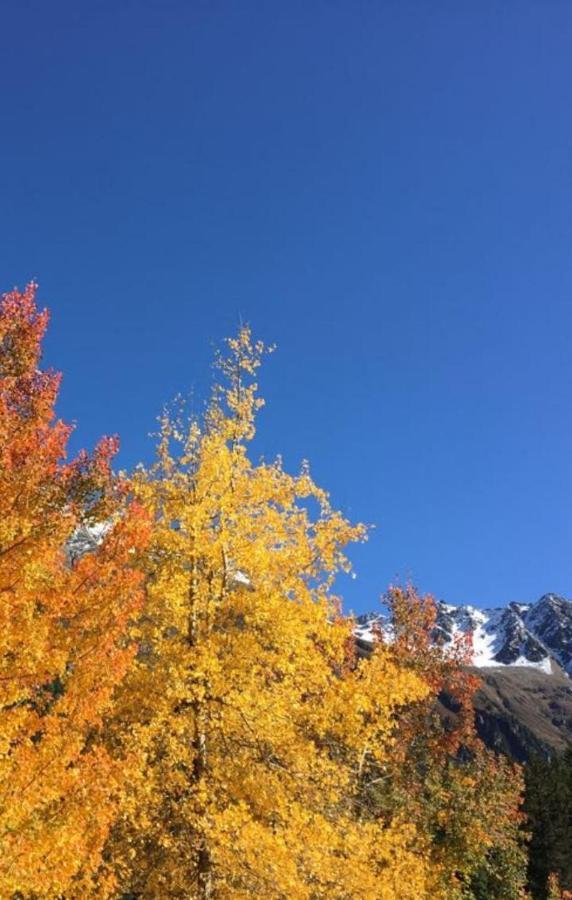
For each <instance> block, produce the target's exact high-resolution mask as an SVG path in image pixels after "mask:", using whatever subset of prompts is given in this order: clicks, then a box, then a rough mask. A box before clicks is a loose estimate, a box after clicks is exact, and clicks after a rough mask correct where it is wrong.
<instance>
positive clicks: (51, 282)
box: [0, 0, 572, 611]
mask: <svg viewBox="0 0 572 900" xmlns="http://www.w3.org/2000/svg"><path fill="white" fill-rule="evenodd" d="M571 46H572V7H571V6H570V4H569V3H565V2H562V3H559V2H556V0H554V2H552V0H551V2H543V0H537V2H534V3H530V2H526V0H524V2H519V3H499V2H498V0H495V2H484V0H475V2H467V3H462V4H459V3H457V2H438V0H433V2H425V0H418V2H406V0H400V2H379V3H372V2H361V0H345V2H336V0H330V2H320V0H316V2H310V3H309V2H307V0H304V2H297V0H292V2H288V3H278V2H256V3H255V2H250V0H241V2H216V0H215V2H192V0H131V2H127V0H104V2H89V0H82V2H81V3H78V2H77V0H73V2H71V0H69V2H64V0H53V2H51V3H46V2H45V0H34V2H29V0H4V2H3V3H2V4H1V7H0V59H1V60H2V64H1V76H0V77H1V86H2V88H1V91H0V112H1V121H2V143H1V166H0V204H1V206H0V208H1V211H2V215H1V217H0V252H1V263H2V265H1V278H0V288H1V289H2V290H7V289H9V288H10V287H12V286H13V285H14V284H19V285H23V284H24V283H25V282H26V281H28V280H29V279H31V278H32V277H33V278H36V279H37V280H38V281H39V282H40V286H41V294H40V299H41V301H42V302H43V303H45V304H47V305H49V306H50V308H51V310H52V325H51V330H50V336H49V340H48V342H47V350H46V357H47V360H48V361H49V362H50V363H52V364H54V365H55V366H57V367H58V368H60V369H62V370H63V372H64V386H63V391H62V397H61V404H60V407H61V412H62V414H63V415H64V416H65V417H67V418H68V419H74V420H77V422H78V431H77V435H76V438H75V440H76V444H82V445H88V446H91V445H92V444H93V442H94V441H95V440H96V438H97V436H98V435H100V434H102V433H115V432H119V433H120V435H121V439H122V451H121V457H120V462H121V464H122V465H124V466H129V465H131V464H133V463H134V462H136V461H137V460H139V459H148V458H149V457H150V454H151V450H152V444H151V442H150V441H149V439H148V438H147V434H148V432H150V431H152V430H153V428H154V419H155V416H156V415H157V413H158V412H159V410H160V408H161V406H162V404H163V402H164V401H166V400H168V399H169V398H171V397H172V396H173V395H174V394H176V393H178V392H187V391H193V392H194V394H195V397H196V398H197V403H199V402H200V398H202V397H203V396H204V395H205V393H206V391H207V389H208V385H209V381H210V377H211V376H210V371H209V364H210V359H211V356H212V347H213V344H216V343H217V342H219V341H220V340H221V339H222V337H223V336H225V335H227V334H229V333H231V332H233V331H234V330H235V329H236V327H237V325H238V323H239V322H240V321H241V319H242V320H244V321H248V322H250V323H251V325H252V326H253V328H254V330H255V332H256V333H257V334H258V335H259V336H261V337H263V338H264V339H266V340H268V341H269V342H273V341H274V342H276V343H277V344H278V347H279V352H277V353H276V354H275V355H274V356H272V357H271V358H270V360H269V361H268V364H267V366H266V369H265V370H264V371H263V373H262V376H261V384H262V388H263V394H264V395H265V397H266V398H267V407H266V409H265V410H264V412H263V414H262V416H261V419H260V433H259V436H258V438H257V442H256V448H255V449H256V452H257V453H264V454H266V455H269V456H272V455H274V454H275V453H277V452H281V453H283V455H284V459H285V462H286V464H287V466H288V467H290V468H292V469H296V468H297V467H298V464H299V461H300V459H302V458H305V457H308V458H309V459H310V461H311V464H312V469H313V472H314V475H315V477H316V478H317V480H318V481H319V482H320V483H321V484H323V485H324V486H325V487H327V488H328V489H329V490H330V491H331V493H332V497H333V500H334V502H335V503H336V504H337V505H338V506H340V507H341V508H342V509H343V510H344V511H345V512H347V513H348V515H350V516H351V517H352V518H354V519H360V520H363V521H366V522H371V523H375V524H376V526H377V527H376V529H375V531H374V532H373V533H372V537H371V540H370V542H369V544H368V545H366V546H364V547H360V548H358V549H357V550H356V552H355V553H354V554H353V556H354V560H355V563H356V569H357V574H358V577H357V579H356V580H355V581H353V582H349V581H348V582H346V583H344V585H343V591H344V594H345V596H346V606H347V608H350V607H352V608H354V609H356V610H357V611H362V610H365V609H368V608H375V606H376V604H377V598H378V596H379V594H380V593H381V592H382V591H383V590H384V588H385V587H386V586H387V584H388V583H389V582H391V581H393V580H395V579H396V578H399V577H400V578H402V579H403V578H407V577H411V578H413V580H415V582H416V583H417V584H418V585H419V587H420V588H421V589H423V590H430V591H432V592H434V593H435V594H437V595H438V596H440V597H442V598H443V599H446V600H448V601H449V602H454V603H461V602H469V603H474V604H476V605H483V606H485V605H494V604H500V603H504V602H507V601H509V600H522V601H529V600H534V599H536V598H537V597H538V596H539V595H540V594H541V593H543V592H544V591H547V590H553V591H559V592H561V593H564V594H565V595H566V594H567V595H570V594H572V553H571V550H572V540H571V538H572V523H571V515H570V498H571V497H572V490H571V489H572V469H571V466H570V459H571V454H572V427H571V424H570V421H571V410H570V395H571V391H570V389H571V380H572V353H571V343H572V342H571V337H572V305H571V288H572V257H571V250H572V240H571V239H572V112H571V110H572V106H571V103H570V94H571V86H572V54H571V53H570V47H571Z"/></svg>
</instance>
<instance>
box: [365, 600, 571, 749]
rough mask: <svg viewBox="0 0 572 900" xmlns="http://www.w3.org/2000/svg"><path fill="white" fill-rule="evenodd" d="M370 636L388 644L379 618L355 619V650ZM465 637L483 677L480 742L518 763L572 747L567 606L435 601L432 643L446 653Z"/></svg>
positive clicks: (566, 603)
mask: <svg viewBox="0 0 572 900" xmlns="http://www.w3.org/2000/svg"><path fill="white" fill-rule="evenodd" d="M377 630H381V632H382V633H383V634H386V635H387V636H388V637H389V638H390V634H389V628H388V623H387V620H386V619H385V617H384V616H383V615H379V614H370V615H365V616H360V617H359V618H358V619H357V620H356V639H357V642H358V647H359V648H360V649H361V652H364V653H367V652H368V651H369V650H370V648H371V646H372V644H373V641H374V639H375V633H376V631H377ZM467 633H471V635H472V642H473V665H474V666H475V668H476V669H478V670H479V672H478V674H479V675H480V677H481V679H482V686H481V689H480V690H479V692H478V695H477V697H476V700H475V708H476V721H477V727H478V729H479V733H480V734H481V737H482V738H483V740H485V742H486V743H487V744H488V745H489V746H491V747H493V748H494V749H497V750H500V751H503V752H505V753H507V754H509V755H510V756H512V757H513V758H515V759H518V760H520V761H522V760H525V759H527V758H528V757H529V756H530V755H531V754H532V753H552V752H554V751H558V750H562V749H564V747H565V746H566V744H567V743H569V742H572V601H570V600H566V599H565V598H564V597H560V596H558V595H557V594H545V595H544V596H543V597H541V598H540V599H539V600H538V601H537V602H536V603H533V604H519V603H510V604H509V605H508V606H505V607H499V608H496V609H476V608H475V607H471V606H458V607H455V606H450V605H448V604H446V603H439V604H438V610H437V622H436V628H435V634H434V636H435V640H436V641H438V642H440V643H442V644H443V645H444V646H445V647H446V646H447V644H450V643H451V641H452V640H454V638H455V636H456V635H458V634H467ZM443 703H444V705H446V704H447V700H446V698H443Z"/></svg>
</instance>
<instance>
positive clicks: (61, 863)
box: [0, 285, 145, 898]
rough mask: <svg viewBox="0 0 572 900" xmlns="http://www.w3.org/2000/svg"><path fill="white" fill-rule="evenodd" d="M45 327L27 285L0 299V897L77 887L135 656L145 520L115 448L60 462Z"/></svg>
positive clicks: (96, 841) (103, 829) (115, 768)
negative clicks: (120, 688) (121, 480)
mask: <svg viewBox="0 0 572 900" xmlns="http://www.w3.org/2000/svg"><path fill="white" fill-rule="evenodd" d="M46 325H47V313H46V312H45V311H44V312H40V311H38V309H37V307H36V304H35V287H34V285H30V286H29V287H28V288H27V289H26V290H25V291H23V292H21V293H20V292H18V291H13V292H12V293H9V294H6V295H5V296H4V297H3V298H2V299H1V301H0V723H1V724H0V897H2V898H12V897H22V898H30V897H35V898H36V897H37V898H55V897H61V896H62V895H64V894H65V895H66V896H69V897H80V896H83V895H84V892H85V891H86V890H88V889H89V885H90V884H91V876H92V875H93V874H94V873H95V872H96V870H97V869H98V867H99V864H100V861H101V860H100V853H101V849H102V846H103V843H104V841H105V839H106V837H107V834H108V830H109V826H110V822H111V821H112V819H113V811H114V808H115V804H116V801H117V798H118V796H119V794H120V792H121V785H122V782H123V780H124V777H125V771H126V770H125V767H122V764H121V762H120V760H118V759H115V760H114V759H112V758H111V756H110V755H109V753H108V752H107V751H106V750H105V749H104V747H103V746H102V742H101V740H100V736H99V727H100V723H101V719H102V716H103V714H104V713H105V711H106V710H107V709H108V707H109V703H110V698H111V695H112V692H113V689H114V688H115V686H116V685H117V684H118V683H119V682H120V681H121V679H122V678H123V676H124V674H125V672H126V671H127V669H128V667H129V665H130V662H131V660H132V657H133V651H132V649H130V647H129V646H128V645H127V643H126V640H125V636H126V628H127V624H128V622H129V620H130V619H131V618H132V617H133V616H134V614H135V612H136V610H137V609H138V605H139V601H140V587H139V581H140V579H139V576H138V574H137V572H136V571H135V570H134V569H133V567H132V565H131V559H132V554H133V552H134V551H135V550H136V549H137V548H138V547H141V546H142V543H143V541H144V532H145V525H144V519H143V517H142V514H141V513H140V512H138V511H137V510H136V509H135V508H134V507H133V508H131V509H127V508H126V506H125V502H124V500H122V497H121V492H120V491H118V490H117V489H116V487H115V486H114V483H113V479H112V475H111V470H110V461H111V458H112V456H113V453H114V451H115V448H116V444H115V441H111V440H104V441H102V442H101V443H100V444H99V446H98V447H97V448H96V450H95V451H94V453H93V454H92V455H91V456H89V455H87V454H86V453H81V454H80V455H79V456H78V457H77V458H76V459H74V460H73V461H71V462H66V461H65V454H66V444H67V442H68V438H69V436H70V431H71V429H70V427H69V426H67V425H65V424H63V423H62V422H61V421H59V420H58V419H56V417H55V414H54V405H55V402H56V398H57V394H58V387H59V376H58V375H57V374H55V373H54V372H52V371H42V370H41V369H40V368H39V366H40V352H41V342H42V338H43V335H44V332H45V329H46ZM103 523H105V525H104V524H103ZM96 524H97V525H98V528H97V529H96V530H95V531H94V530H90V529H91V527H92V526H95V525H96ZM82 528H83V529H84V533H85V535H86V536H88V537H89V536H91V544H92V549H93V552H90V553H87V554H84V555H83V557H82V554H81V547H80V546H79V545H78V542H79V532H78V529H82ZM86 529H87V531H86ZM96 538H97V539H96ZM74 539H75V550H74V549H73V546H74ZM70 541H71V542H72V543H71V544H70ZM97 544H99V546H96V545H97Z"/></svg>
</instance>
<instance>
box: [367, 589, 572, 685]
mask: <svg viewBox="0 0 572 900" xmlns="http://www.w3.org/2000/svg"><path fill="white" fill-rule="evenodd" d="M379 629H381V631H382V633H383V634H384V635H385V636H386V637H387V638H388V639H389V640H391V634H390V629H389V625H388V622H387V619H386V618H385V617H384V616H383V615H378V614H375V613H370V614H367V615H365V616H359V617H358V618H357V620H356V629H355V632H356V637H357V638H358V639H359V640H360V641H363V642H364V643H365V644H369V643H372V642H373V641H374V639H375V634H376V632H377V631H378V630H379ZM467 633H472V636H473V651H474V653H473V664H474V665H475V666H478V667H479V668H486V667H490V666H528V667H530V668H534V669H538V670H540V671H542V672H546V673H547V674H550V673H551V672H554V671H557V670H563V671H564V672H565V673H566V674H567V675H569V676H571V677H572V601H570V600H566V599H564V597H559V596H558V595H557V594H545V595H544V596H543V597H541V598H540V600H538V601H537V602H536V603H533V604H530V605H527V604H520V603H509V605H508V606H505V607H499V608H496V609H477V608H475V607H473V606H450V605H449V604H446V603H441V602H439V603H438V604H437V621H436V627H435V634H434V636H435V640H436V641H438V642H440V643H442V644H444V645H445V646H447V644H450V643H451V641H452V640H453V639H454V638H455V636H456V635H459V634H467Z"/></svg>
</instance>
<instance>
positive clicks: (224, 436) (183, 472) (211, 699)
mask: <svg viewBox="0 0 572 900" xmlns="http://www.w3.org/2000/svg"><path fill="white" fill-rule="evenodd" d="M46 324H47V316H46V314H45V313H44V312H39V311H38V309H37V307H36V304H35V288H34V286H30V287H29V288H28V289H26V290H25V291H24V292H22V293H19V292H17V291H15V292H12V293H11V294H8V295H5V297H4V298H3V299H2V303H1V306H0V617H1V625H2V627H1V628H0V716H1V721H2V727H1V729H0V898H2V900H3V898H6V900H39V898H47V900H49V898H53V900H56V898H57V900H72V898H83V897H90V896H91V897H97V898H106V897H107V898H127V897H129V898H134V897H138V898H148V900H162V898H167V897H172V898H189V897H192V898H197V900H207V898H241V897H244V898H246V897H267V898H276V900H282V898H283V900H289V898H300V900H303V898H307V900H319V898H334V900H353V898H356V900H359V898H363V900H370V898H380V900H396V898H404V900H407V898H411V900H413V898H415V900H417V898H423V897H426V898H437V900H439V898H442V900H461V898H468V900H470V898H473V900H485V898H498V900H516V898H518V897H524V896H525V891H524V887H523V884H524V865H525V859H524V855H523V850H522V837H521V832H520V825H521V823H520V817H519V813H518V803H519V796H520V789H521V782H520V776H519V774H518V772H517V770H515V769H512V768H510V767H509V766H508V765H506V764H504V763H502V762H501V761H499V760H498V759H496V758H494V757H492V756H490V755H489V754H488V753H487V752H486V751H485V750H484V748H483V747H482V745H481V744H480V742H479V741H478V740H477V738H476V735H475V732H474V725H473V717H472V708H471V703H470V700H471V695H472V691H473V690H474V680H473V679H472V676H469V675H468V674H467V672H466V662H467V655H466V648H464V647H462V646H460V647H458V648H456V650H455V651H454V652H453V653H450V652H448V653H445V652H444V651H443V650H442V648H440V647H439V646H438V644H436V643H435V634H434V628H433V626H434V606H433V604H432V601H431V600H430V598H421V597H419V596H418V595H417V594H416V593H415V591H414V590H413V589H412V588H405V589H393V590H392V591H390V593H389V595H388V597H387V603H388V604H389V606H390V608H391V609H392V614H393V639H392V641H390V642H386V641H384V640H381V639H380V640H379V641H378V642H377V644H376V646H375V647H374V649H373V652H372V653H371V655H370V656H369V657H368V658H365V659H358V658H357V656H356V652H355V644H354V640H353V623H352V621H351V620H350V619H348V618H345V617H344V616H343V615H342V614H341V600H340V598H339V597H338V596H337V595H336V584H337V579H338V576H339V575H340V573H343V572H347V571H348V570H349V568H350V564H349V562H348V558H347V556H346V552H347V548H348V546H349V545H350V544H351V543H352V542H354V541H360V540H363V539H365V538H366V530H365V529H364V528H363V526H361V525H353V524H351V523H349V522H348V521H347V520H346V518H345V517H344V516H343V515H342V514H340V513H339V512H338V511H337V510H336V509H335V508H334V507H333V506H332V505H331V502H330V498H329V497H328V494H327V493H326V492H325V491H324V490H323V489H321V488H320V487H318V486H317V485H316V484H315V483H314V481H313V479H312V477H311V475H310V472H309V468H308V466H307V465H306V464H303V466H302V468H301V470H300V472H299V473H298V474H296V475H291V474H288V473H287V472H286V471H285V470H284V468H283V466H282V463H281V461H280V460H276V461H274V462H271V463H268V462H264V461H261V462H258V463H254V462H253V461H252V459H251V458H250V456H249V446H250V443H251V441H252V438H253V436H254V433H255V426H256V416H257V413H258V411H259V410H260V408H261V407H262V405H263V404H262V400H261V399H260V397H259V395H258V387H257V384H256V375H257V371H258V368H259V366H260V364H261V361H262V359H263V356H264V353H265V348H264V346H263V345H262V344H261V343H260V342H256V341H254V340H253V338H252V335H251V333H250V330H249V329H248V328H242V329H241V330H240V331H239V333H238V335H237V336H236V337H235V338H232V339H230V340H228V341H227V346H226V351H225V353H224V354H222V355H221V356H219V357H218V359H217V372H218V383H217V385H216V386H215V388H214V391H213V396H212V398H211V402H210V404H209V405H208V408H207V411H206V413H205V415H204V417H202V419H200V420H197V419H194V418H192V417H190V418H189V417H187V415H186V413H185V410H184V408H181V409H179V410H178V411H176V412H174V413H165V414H164V415H163V417H162V419H161V431H160V437H159V442H158V448H157V450H158V453H157V461H156V463H155V465H153V466H151V467H150V468H144V467H140V468H138V469H137V470H136V471H135V472H134V473H132V474H131V475H129V476H126V475H122V476H117V475H114V474H113V472H112V470H111V460H112V457H113V454H114V451H115V449H116V443H115V441H110V440H105V441H103V442H102V443H101V444H100V445H99V446H98V447H97V448H96V450H95V451H94V452H93V454H91V455H88V454H86V453H81V454H80V455H79V456H78V457H77V458H76V459H75V460H72V461H71V462H68V461H67V460H66V456H65V453H66V444H67V441H68V438H69V434H70V428H69V427H68V426H66V425H64V424H62V423H61V422H60V421H59V420H57V418H56V417H55V414H54V405H55V402H56V397H57V391H58V385H59V378H58V376H57V375H55V374H54V373H52V372H49V371H48V372H45V371H42V370H41V369H40V368H39V366H40V352H41V341H42V337H43V334H44V330H45V327H46ZM82 535H83V536H87V537H89V540H88V541H82ZM443 703H446V704H448V706H447V710H448V712H447V714H444V712H443V707H442V708H441V714H439V704H443ZM560 874H563V870H561V871H560Z"/></svg>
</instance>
